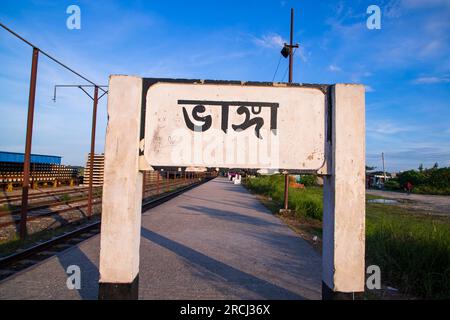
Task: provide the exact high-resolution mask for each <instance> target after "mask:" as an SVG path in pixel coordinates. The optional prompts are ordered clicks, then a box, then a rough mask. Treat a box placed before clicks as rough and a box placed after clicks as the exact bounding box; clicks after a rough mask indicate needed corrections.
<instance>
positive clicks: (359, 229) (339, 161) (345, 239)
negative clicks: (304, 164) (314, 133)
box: [322, 84, 365, 299]
mask: <svg viewBox="0 0 450 320" xmlns="http://www.w3.org/2000/svg"><path fill="white" fill-rule="evenodd" d="M364 100H365V97H364V86H362V85H346V84H336V85H335V86H333V87H332V116H331V121H332V134H331V136H332V141H331V142H332V144H331V172H330V175H328V176H326V177H325V180H324V200H323V201H324V215H323V250H322V251H323V253H322V255H323V256H322V273H323V274H322V280H323V282H322V297H323V298H324V299H355V298H359V297H361V296H362V293H363V292H364V283H365V260H364V254H365V181H364V180H365V114H364V113H365V112H364V109H365V102H364Z"/></svg>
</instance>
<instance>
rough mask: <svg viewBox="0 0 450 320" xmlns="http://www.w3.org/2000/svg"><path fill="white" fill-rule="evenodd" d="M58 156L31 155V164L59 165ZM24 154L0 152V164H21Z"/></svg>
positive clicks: (59, 159)
mask: <svg viewBox="0 0 450 320" xmlns="http://www.w3.org/2000/svg"><path fill="white" fill-rule="evenodd" d="M61 158H62V157H60V156H50V155H43V154H32V155H31V161H30V162H31V163H46V164H61ZM24 161H25V154H24V153H19V152H9V151H0V162H14V163H23V162H24Z"/></svg>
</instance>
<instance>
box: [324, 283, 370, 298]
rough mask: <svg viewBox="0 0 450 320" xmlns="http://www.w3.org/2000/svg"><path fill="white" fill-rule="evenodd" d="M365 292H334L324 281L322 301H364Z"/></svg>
mask: <svg viewBox="0 0 450 320" xmlns="http://www.w3.org/2000/svg"><path fill="white" fill-rule="evenodd" d="M363 299H364V292H339V291H333V290H332V289H331V288H330V287H328V286H327V285H326V284H325V282H323V281H322V300H363Z"/></svg>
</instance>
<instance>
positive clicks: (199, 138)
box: [99, 75, 365, 299]
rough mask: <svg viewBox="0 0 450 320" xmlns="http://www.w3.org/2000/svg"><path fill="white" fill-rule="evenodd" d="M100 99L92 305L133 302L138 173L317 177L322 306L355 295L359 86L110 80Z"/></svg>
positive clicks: (361, 248)
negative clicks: (209, 171) (103, 105)
mask: <svg viewBox="0 0 450 320" xmlns="http://www.w3.org/2000/svg"><path fill="white" fill-rule="evenodd" d="M108 92H109V93H108V125H107V130H106V141H105V164H104V184H103V193H102V225H101V228H102V229H101V239H100V264H99V271H100V279H99V298H100V299H117V298H126V299H137V298H138V288H139V253H140V245H139V244H140V239H141V213H142V211H141V210H142V198H143V187H144V185H145V181H144V179H143V174H142V171H145V170H151V169H163V168H159V167H164V166H171V167H184V168H185V169H187V168H189V167H196V166H201V167H210V168H216V167H220V168H252V169H258V168H261V169H278V170H280V171H282V170H288V171H290V172H292V173H294V172H296V171H300V172H305V171H306V172H309V171H313V172H314V173H318V174H321V175H323V182H324V185H323V231H324V232H323V245H322V249H323V250H322V296H323V297H324V298H325V299H334V298H341V297H342V298H346V299H347V298H350V299H353V298H354V297H355V296H356V295H357V294H361V293H362V292H363V291H364V285H365V260H364V257H365V241H364V239H365V112H364V109H365V95H364V86H362V85H356V84H334V85H304V84H289V85H288V84H278V83H249V82H240V81H200V80H175V79H151V78H139V77H133V76H125V75H117V76H111V77H110V81H109V90H108ZM155 167H156V168H155ZM147 267H149V268H151V266H148V265H147ZM152 272H153V271H152ZM146 273H147V274H148V273H149V271H147V272H146ZM150 273H151V272H150Z"/></svg>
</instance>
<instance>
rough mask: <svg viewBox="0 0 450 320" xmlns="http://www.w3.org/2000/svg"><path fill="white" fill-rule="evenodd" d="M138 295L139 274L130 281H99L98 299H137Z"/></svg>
mask: <svg viewBox="0 0 450 320" xmlns="http://www.w3.org/2000/svg"><path fill="white" fill-rule="evenodd" d="M138 297H139V274H138V275H137V276H136V278H134V280H133V282H132V283H108V282H100V283H99V288H98V299H99V300H137V299H138Z"/></svg>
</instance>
